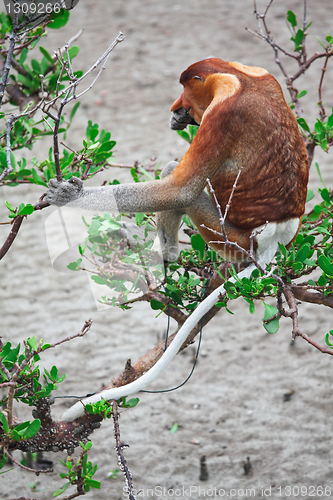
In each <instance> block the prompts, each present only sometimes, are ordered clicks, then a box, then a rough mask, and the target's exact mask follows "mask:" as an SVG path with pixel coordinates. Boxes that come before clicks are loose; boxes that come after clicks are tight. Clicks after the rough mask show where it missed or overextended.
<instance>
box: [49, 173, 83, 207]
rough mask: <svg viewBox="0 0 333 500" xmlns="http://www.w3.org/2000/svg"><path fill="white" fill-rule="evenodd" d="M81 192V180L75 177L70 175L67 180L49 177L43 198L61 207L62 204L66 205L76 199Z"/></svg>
mask: <svg viewBox="0 0 333 500" xmlns="http://www.w3.org/2000/svg"><path fill="white" fill-rule="evenodd" d="M82 194H83V182H82V181H81V179H78V178H77V177H72V178H71V179H70V180H69V181H64V180H62V181H57V179H51V180H50V182H49V189H48V191H47V192H46V197H45V200H46V201H47V202H48V203H50V205H57V206H58V207H62V206H63V205H67V204H68V203H70V202H72V201H74V200H77V199H78V198H80V196H82Z"/></svg>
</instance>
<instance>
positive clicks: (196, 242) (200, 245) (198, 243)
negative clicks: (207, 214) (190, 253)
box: [191, 234, 206, 260]
mask: <svg viewBox="0 0 333 500" xmlns="http://www.w3.org/2000/svg"><path fill="white" fill-rule="evenodd" d="M191 245H192V248H193V250H195V251H196V252H198V254H199V255H198V257H199V259H200V260H202V259H203V258H204V254H205V250H206V243H205V240H204V239H203V237H202V236H201V235H200V234H192V236H191Z"/></svg>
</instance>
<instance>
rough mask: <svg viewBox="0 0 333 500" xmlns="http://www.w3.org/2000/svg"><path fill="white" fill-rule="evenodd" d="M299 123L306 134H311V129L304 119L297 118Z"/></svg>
mask: <svg viewBox="0 0 333 500" xmlns="http://www.w3.org/2000/svg"><path fill="white" fill-rule="evenodd" d="M297 123H298V125H299V126H300V127H302V129H304V130H305V131H306V132H308V133H310V127H309V125H308V124H307V122H306V120H305V119H304V118H297Z"/></svg>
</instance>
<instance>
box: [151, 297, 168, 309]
mask: <svg viewBox="0 0 333 500" xmlns="http://www.w3.org/2000/svg"><path fill="white" fill-rule="evenodd" d="M150 307H151V308H152V309H153V310H154V311H158V310H159V309H164V308H165V307H166V306H165V304H163V302H160V301H159V300H156V299H151V300H150Z"/></svg>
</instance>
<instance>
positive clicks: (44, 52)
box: [39, 47, 55, 65]
mask: <svg viewBox="0 0 333 500" xmlns="http://www.w3.org/2000/svg"><path fill="white" fill-rule="evenodd" d="M39 50H40V51H41V53H42V54H43V56H44V57H45V58H46V59H47V60H48V61H49V63H50V64H52V65H54V64H55V63H54V61H53V59H52V57H51V56H50V54H49V53H48V51H47V50H46V49H44V47H39Z"/></svg>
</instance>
